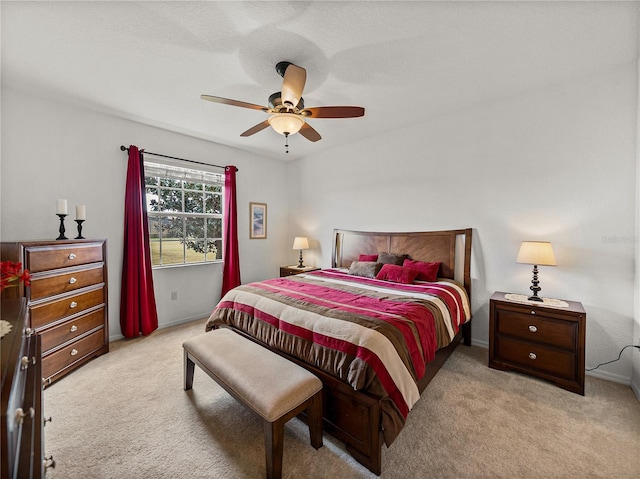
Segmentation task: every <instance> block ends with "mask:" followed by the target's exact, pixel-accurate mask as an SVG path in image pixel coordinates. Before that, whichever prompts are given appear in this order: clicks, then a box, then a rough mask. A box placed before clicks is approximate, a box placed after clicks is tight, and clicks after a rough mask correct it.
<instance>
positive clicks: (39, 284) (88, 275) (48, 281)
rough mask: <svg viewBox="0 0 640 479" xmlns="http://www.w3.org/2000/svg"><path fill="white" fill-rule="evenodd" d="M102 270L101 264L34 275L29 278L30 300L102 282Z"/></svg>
mask: <svg viewBox="0 0 640 479" xmlns="http://www.w3.org/2000/svg"><path fill="white" fill-rule="evenodd" d="M103 280H104V270H103V267H102V264H100V265H98V266H95V267H93V268H87V269H77V270H74V271H70V272H66V273H63V274H56V275H52V276H42V277H35V278H32V279H31V300H32V301H35V300H38V299H42V298H46V297H48V296H55V295H57V294H62V293H67V292H69V291H75V290H76V289H80V288H84V287H86V286H91V285H94V284H98V283H102V282H103Z"/></svg>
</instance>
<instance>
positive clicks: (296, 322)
mask: <svg viewBox="0 0 640 479" xmlns="http://www.w3.org/2000/svg"><path fill="white" fill-rule="evenodd" d="M470 318H471V314H470V308H469V299H468V296H467V294H466V292H465V290H464V288H462V286H461V285H459V284H458V283H456V282H453V281H451V280H441V281H437V282H433V283H431V282H429V283H427V282H424V283H422V282H421V283H415V284H410V285H406V284H399V283H392V282H388V281H381V280H376V279H367V278H362V277H359V276H353V275H349V274H347V273H346V272H344V271H343V270H335V269H333V270H323V271H315V272H313V273H308V274H303V275H296V276H289V277H286V278H278V279H271V280H267V281H261V282H256V283H250V284H246V285H242V286H239V287H237V288H235V289H233V290H231V291H229V292H228V293H227V294H226V295H225V296H224V297H223V298H222V299H221V301H220V303H219V304H218V306H217V307H216V309H215V310H214V311H213V313H212V314H211V317H210V318H209V320H208V322H207V331H208V330H211V329H213V328H215V327H218V326H221V325H232V326H234V327H236V328H238V329H240V330H243V331H245V332H246V333H248V334H250V335H252V336H254V337H255V338H257V339H259V340H260V341H262V342H264V343H266V344H268V345H269V346H271V347H273V348H277V349H279V350H281V351H284V352H286V353H288V354H291V355H293V356H296V357H298V358H300V359H302V360H303V361H305V362H307V363H310V364H313V365H314V366H316V367H318V368H320V369H322V370H324V371H326V372H328V373H330V374H332V375H334V376H336V377H338V378H341V379H342V380H344V381H346V382H347V383H349V384H350V385H351V386H352V387H353V388H354V389H358V390H360V389H363V390H366V391H368V392H371V393H373V394H376V395H378V396H381V397H382V398H383V432H384V433H385V435H384V436H385V441H386V442H387V444H390V443H391V442H392V441H393V439H394V438H395V436H396V435H397V433H398V432H399V430H400V429H401V427H402V425H403V424H404V420H405V419H406V417H407V414H408V413H409V411H410V410H411V408H412V407H413V405H414V404H415V403H416V401H417V400H418V398H419V397H420V392H419V390H418V385H417V382H418V380H419V379H420V378H421V377H422V376H423V374H424V372H425V366H426V364H427V363H428V362H429V361H431V360H432V359H433V357H434V355H435V352H436V350H437V349H439V348H441V347H444V346H446V345H448V344H449V343H450V342H451V340H452V339H453V337H454V336H455V335H456V334H457V332H458V331H459V329H460V326H461V325H462V324H463V323H465V322H466V321H468V320H469V319H470Z"/></svg>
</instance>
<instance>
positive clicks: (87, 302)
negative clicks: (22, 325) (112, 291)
mask: <svg viewBox="0 0 640 479" xmlns="http://www.w3.org/2000/svg"><path fill="white" fill-rule="evenodd" d="M104 302H105V297H104V289H103V288H102V287H100V288H97V289H93V290H91V291H87V292H85V293H80V294H75V295H73V296H67V297H66V298H63V299H59V300H57V301H51V302H48V303H43V304H39V305H35V306H30V308H29V310H30V315H31V327H32V328H34V329H40V328H43V327H45V326H46V325H48V324H50V323H52V322H54V321H57V320H59V319H62V318H64V317H66V316H71V315H72V314H76V313H79V312H80V311H84V310H85V309H89V308H92V307H94V306H98V305H100V304H103V303H104Z"/></svg>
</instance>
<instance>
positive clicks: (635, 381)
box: [629, 59, 640, 399]
mask: <svg viewBox="0 0 640 479" xmlns="http://www.w3.org/2000/svg"><path fill="white" fill-rule="evenodd" d="M638 78H639V81H638V90H637V97H636V100H637V105H638V107H637V118H638V120H637V129H636V236H635V245H636V278H635V288H634V289H635V302H634V304H635V310H634V319H635V320H634V326H633V337H632V338H631V341H630V342H629V344H635V345H640V59H638ZM632 355H633V356H632V357H633V374H632V376H631V387H632V388H633V390H634V392H635V394H636V397H637V398H638V399H640V350H639V349H636V348H633V350H632Z"/></svg>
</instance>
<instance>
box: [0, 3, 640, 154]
mask: <svg viewBox="0 0 640 479" xmlns="http://www.w3.org/2000/svg"><path fill="white" fill-rule="evenodd" d="M639 6H640V3H638V2H483V1H476V2H451V1H449V2H428V1H413V2H397V1H378V2H364V1H352V2H328V1H322V2H321V1H314V2H301V1H288V2H247V1H235V2H228V1H208V2H190V1H178V2H161V1H157V2H134V1H129V2H97V1H87V2H52V1H49V2H9V1H2V3H1V4H0V8H1V10H0V14H1V18H2V85H3V87H10V88H14V89H17V90H21V91H27V92H29V93H31V94H33V95H35V96H44V97H51V98H56V99H60V100H63V101H71V102H73V103H76V104H80V105H84V106H86V107H89V108H92V109H95V110H98V111H103V112H107V113H110V114H114V115H117V116H119V117H123V118H128V119H132V120H136V121H140V122H144V123H147V124H150V125H155V126H159V127H162V128H166V129H168V130H173V131H177V132H181V133H185V134H188V135H192V136H195V137H199V138H204V139H207V140H211V141H215V142H218V143H222V144H225V145H230V146H233V147H236V148H240V149H243V150H247V151H251V152H255V153H258V154H260V155H266V156H270V157H274V158H279V159H283V160H288V159H293V158H299V157H302V156H308V155H312V154H314V153H317V152H319V151H321V150H323V149H328V148H333V147H337V146H340V145H343V144H345V143H347V142H351V141H356V140H359V139H363V138H366V137H369V136H376V135H380V134H382V133H384V132H385V131H388V130H395V129H401V128H402V127H403V126H405V125H408V124H412V123H416V122H423V121H426V120H428V119H430V118H433V117H437V116H441V115H444V114H447V113H450V112H452V111H456V110H460V109H464V108H469V107H472V106H474V105H478V104H484V103H489V102H495V101H499V100H501V99H505V98H509V97H513V96H517V95H520V94H522V93H523V92H525V91H531V90H536V89H541V88H545V87H547V86H550V85H553V84H556V83H559V82H563V81H568V80H575V79H579V78H580V77H582V76H586V75H594V74H598V73H600V72H606V71H609V70H611V69H614V68H616V67H619V66H620V65H623V64H628V63H629V62H634V61H636V60H637V58H638V22H639ZM281 60H287V61H290V62H293V63H295V64H297V65H300V66H302V67H304V68H305V69H306V70H307V85H306V88H305V91H304V95H303V96H304V100H305V105H306V106H308V107H309V106H326V105H357V106H363V107H365V109H366V114H365V116H364V117H363V118H357V119H339V120H336V119H316V120H310V121H309V123H310V124H311V125H312V126H313V127H314V128H316V130H318V132H319V133H320V134H321V135H322V137H323V139H322V140H321V141H319V142H316V143H311V142H309V141H307V140H305V139H304V138H303V137H301V136H300V135H295V136H293V137H291V138H290V145H291V152H290V153H289V155H285V154H284V137H282V136H280V135H278V134H277V133H275V132H274V131H273V130H271V129H270V128H269V129H266V130H263V131H262V132H260V133H257V134H255V135H253V136H251V137H248V138H241V137H240V136H239V135H240V133H241V132H243V131H244V130H246V129H248V128H249V127H251V126H253V125H255V124H257V123H259V122H261V121H263V120H265V119H266V118H267V115H266V114H265V113H263V112H261V111H256V110H249V109H244V108H237V107H231V106H227V105H220V104H215V103H210V102H205V101H202V100H201V99H200V95H201V94H203V93H205V94H209V95H216V96H222V97H227V98H232V99H235V100H241V101H245V102H249V103H256V104H260V105H266V104H267V99H268V97H269V95H270V94H271V93H273V92H276V91H279V90H280V87H281V84H282V78H281V77H280V76H278V74H277V73H276V71H275V64H276V63H278V62H279V61H281ZM142 146H144V147H146V148H148V149H149V150H151V151H153V149H152V146H153V145H142ZM161 153H165V154H170V155H171V154H173V155H177V156H180V154H179V153H180V152H179V151H175V152H161Z"/></svg>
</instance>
